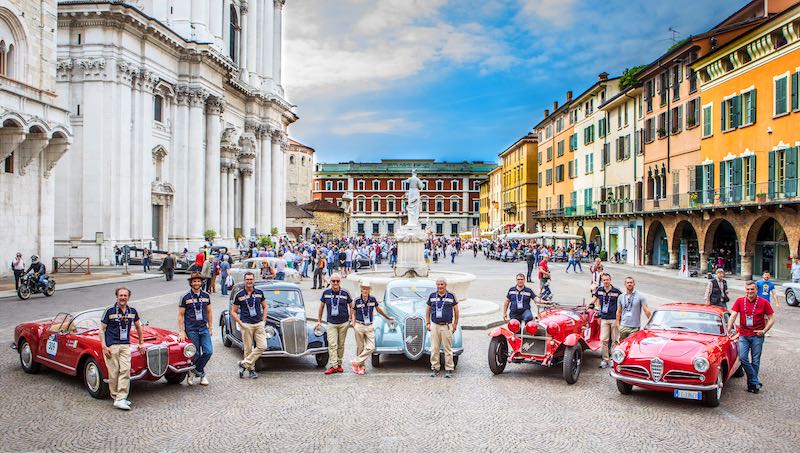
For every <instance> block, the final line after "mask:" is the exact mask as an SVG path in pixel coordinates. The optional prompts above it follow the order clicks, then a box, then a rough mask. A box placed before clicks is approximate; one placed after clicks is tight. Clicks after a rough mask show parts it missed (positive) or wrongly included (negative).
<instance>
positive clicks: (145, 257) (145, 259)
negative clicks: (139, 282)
mask: <svg viewBox="0 0 800 453" xmlns="http://www.w3.org/2000/svg"><path fill="white" fill-rule="evenodd" d="M152 256H153V253H152V252H151V251H150V249H144V250H143V251H142V268H143V269H144V273H145V274H146V273H147V271H149V270H150V260H151V259H152Z"/></svg>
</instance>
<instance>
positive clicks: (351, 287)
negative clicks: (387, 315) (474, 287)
mask: <svg viewBox="0 0 800 453" xmlns="http://www.w3.org/2000/svg"><path fill="white" fill-rule="evenodd" d="M398 278H405V277H397V276H395V275H394V271H393V270H391V269H390V270H386V271H367V272H353V273H352V274H350V275H348V276H347V278H345V279H344V280H343V281H342V284H343V285H344V287H345V289H347V290H348V291H350V293H351V294H353V295H357V294H359V293H360V290H359V286H360V285H361V282H369V284H370V286H371V287H372V295H374V296H375V297H376V298H379V299H380V298H383V295H384V292H386V285H387V284H388V283H389V282H390V281H391V280H395V279H398ZM418 278H428V279H431V280H436V279H438V278H444V279H445V281H447V290H448V291H450V292H451V293H453V294H454V295H455V296H456V299H458V301H459V302H463V301H465V300H467V296H468V293H469V285H470V283H472V281H473V280H475V278H476V277H475V275H473V274H470V273H468V272H455V271H429V272H428V275H426V276H424V277H418Z"/></svg>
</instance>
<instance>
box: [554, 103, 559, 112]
mask: <svg viewBox="0 0 800 453" xmlns="http://www.w3.org/2000/svg"><path fill="white" fill-rule="evenodd" d="M556 110H558V101H553V111H554V112H555V111H556Z"/></svg>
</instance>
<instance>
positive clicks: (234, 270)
mask: <svg viewBox="0 0 800 453" xmlns="http://www.w3.org/2000/svg"><path fill="white" fill-rule="evenodd" d="M264 261H268V262H269V264H270V265H271V266H272V268H273V269H275V263H276V262H277V261H278V258H272V257H258V258H247V259H245V260H243V261H239V262H238V263H234V264H233V266H231V268H230V270H228V275H230V276H231V278H232V279H233V283H234V284H236V283H241V282H243V281H244V274H245V273H246V272H252V273H254V274H255V275H256V278H258V276H259V275H260V273H261V263H262V262H264ZM283 273H284V275H285V277H284V280H285V281H287V282H290V283H300V273H299V272H297V269H289V268H288V267H287V268H286V270H285V271H284V272H283Z"/></svg>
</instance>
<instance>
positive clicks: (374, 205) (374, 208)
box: [372, 197, 381, 212]
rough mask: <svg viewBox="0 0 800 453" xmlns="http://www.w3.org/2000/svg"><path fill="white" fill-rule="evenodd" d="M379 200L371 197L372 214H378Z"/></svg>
mask: <svg viewBox="0 0 800 453" xmlns="http://www.w3.org/2000/svg"><path fill="white" fill-rule="evenodd" d="M380 210H381V200H380V198H378V197H372V212H380Z"/></svg>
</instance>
